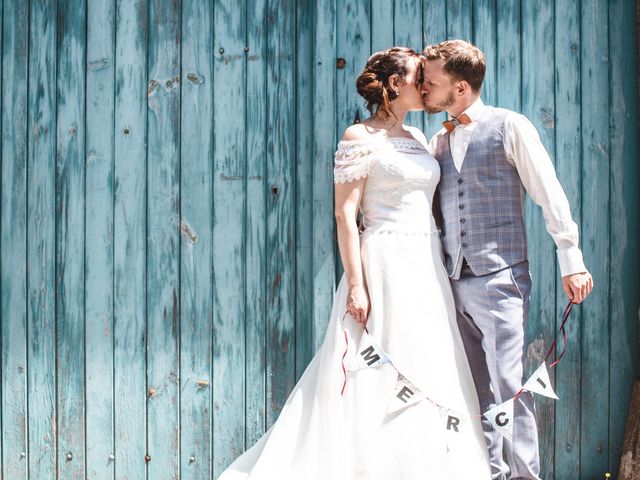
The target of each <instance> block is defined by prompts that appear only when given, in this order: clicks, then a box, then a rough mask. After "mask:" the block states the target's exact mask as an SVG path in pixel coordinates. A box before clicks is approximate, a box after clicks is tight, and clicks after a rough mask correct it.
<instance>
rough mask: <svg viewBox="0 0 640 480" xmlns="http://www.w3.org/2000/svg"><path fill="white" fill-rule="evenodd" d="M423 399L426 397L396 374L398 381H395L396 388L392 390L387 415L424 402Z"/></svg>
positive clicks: (400, 375)
mask: <svg viewBox="0 0 640 480" xmlns="http://www.w3.org/2000/svg"><path fill="white" fill-rule="evenodd" d="M425 398H426V395H425V394H424V393H422V392H421V391H420V390H419V389H418V387H416V386H415V385H413V384H412V383H411V382H410V381H409V380H407V379H406V378H404V377H403V376H402V374H401V373H399V372H398V380H397V381H396V387H395V388H394V389H393V395H392V396H391V400H390V401H389V407H388V409H387V413H388V414H389V413H395V412H398V411H400V410H402V409H403V408H406V407H409V406H411V405H414V404H416V403H418V402H420V401H422V400H424V399H425Z"/></svg>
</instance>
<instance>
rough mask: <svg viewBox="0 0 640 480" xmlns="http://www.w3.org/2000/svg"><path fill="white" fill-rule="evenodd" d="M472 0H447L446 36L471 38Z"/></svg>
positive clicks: (463, 38)
mask: <svg viewBox="0 0 640 480" xmlns="http://www.w3.org/2000/svg"><path fill="white" fill-rule="evenodd" d="M472 15H473V0H447V38H448V39H450V40H451V39H454V38H459V39H462V40H467V41H468V42H470V41H471V39H472V33H473V25H472V21H471V19H472Z"/></svg>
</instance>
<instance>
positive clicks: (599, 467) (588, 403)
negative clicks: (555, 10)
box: [580, 0, 611, 476]
mask: <svg viewBox="0 0 640 480" xmlns="http://www.w3.org/2000/svg"><path fill="white" fill-rule="evenodd" d="M607 15H608V12H607V4H606V3H603V2H598V1H592V0H583V1H582V3H581V20H582V24H581V31H582V41H581V46H582V49H581V52H582V55H581V75H580V83H581V92H582V97H581V100H582V110H581V112H582V115H581V122H582V175H581V176H582V192H581V193H582V196H583V198H587V199H588V203H587V205H588V208H584V209H583V211H582V230H581V233H582V242H581V243H582V251H583V254H584V257H585V259H586V262H587V267H588V269H589V271H590V272H591V275H592V276H593V282H594V285H596V288H595V289H594V291H593V293H592V294H591V295H590V297H589V299H588V301H587V302H585V304H584V306H583V307H582V320H583V322H582V325H583V328H582V355H581V362H582V371H583V375H582V378H581V381H582V384H581V420H582V421H581V426H580V438H581V448H580V457H581V458H580V469H581V474H582V475H589V474H597V475H598V476H601V475H604V473H605V472H607V471H609V470H608V469H609V455H608V450H609V417H608V415H603V414H602V412H607V411H609V392H608V387H607V383H608V382H607V381H606V380H605V379H607V378H608V377H609V375H610V371H609V342H607V341H606V340H605V341H603V339H606V338H607V336H608V335H609V331H610V310H609V291H610V290H609V289H610V284H609V261H608V256H609V235H608V234H607V233H604V232H609V228H610V225H611V223H610V210H609V182H608V181H606V180H605V181H601V179H606V178H608V177H609V167H610V166H609V159H610V152H609V145H610V131H609V129H608V128H607V127H606V124H607V122H606V121H605V122H604V123H603V119H609V115H610V110H609V108H610V107H609V95H608V94H607V93H606V92H608V91H609V69H610V62H609V56H608V55H607V52H608V49H609V46H608V35H609V31H608V25H607V23H606V22H602V21H601V19H602V18H606V17H607Z"/></svg>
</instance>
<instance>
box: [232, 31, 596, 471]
mask: <svg viewBox="0 0 640 480" xmlns="http://www.w3.org/2000/svg"><path fill="white" fill-rule="evenodd" d="M485 69H486V65H485V60H484V56H483V54H482V52H481V51H480V50H479V49H478V48H477V47H475V46H474V45H472V44H470V43H468V42H465V41H462V40H449V41H445V42H442V43H439V44H436V45H430V46H428V47H427V48H425V49H424V52H423V53H422V54H420V53H417V52H415V51H414V50H412V49H409V48H404V47H394V48H390V49H387V50H384V51H381V52H376V53H374V54H373V55H372V56H371V57H370V58H369V59H368V61H367V63H366V65H365V66H364V69H363V71H362V73H361V74H360V76H359V77H358V79H357V81H356V87H357V90H358V93H359V94H360V95H361V96H362V97H363V99H364V101H365V103H366V106H367V109H368V110H369V111H370V112H371V116H370V117H369V118H368V119H366V120H365V121H363V122H362V123H358V124H355V125H351V126H350V127H348V128H347V129H346V131H345V132H344V135H343V136H342V139H341V140H340V142H339V143H338V146H337V151H336V154H335V163H334V183H335V218H336V223H337V232H338V245H339V248H340V257H341V260H342V264H343V266H344V275H343V276H342V279H341V281H340V283H339V285H338V288H337V290H336V292H335V296H334V301H333V308H332V312H331V318H330V321H329V325H328V328H327V331H326V334H325V338H324V341H323V344H322V346H321V347H320V349H319V350H318V351H317V352H316V354H315V356H314V357H313V359H312V361H311V363H310V364H309V365H308V367H307V368H306V370H305V371H304V374H303V375H302V377H301V378H300V380H299V382H298V383H297V384H296V385H295V387H294V388H293V390H292V392H291V394H290V396H289V398H288V399H287V402H286V404H285V406H284V408H283V409H282V411H281V413H280V416H279V417H278V419H277V420H276V422H275V423H274V424H273V425H272V426H271V427H270V428H269V429H268V430H267V432H266V433H265V434H264V435H263V436H262V437H261V438H260V439H259V440H258V442H257V443H256V444H255V445H253V446H252V447H251V448H249V450H247V451H246V452H245V453H244V454H242V455H241V456H240V457H238V458H237V459H236V460H235V461H234V462H233V463H232V465H231V466H230V467H229V468H228V469H227V470H226V471H225V472H223V474H222V476H221V477H220V479H221V480H241V479H242V480H276V479H278V480H301V479H304V480H356V479H358V480H424V479H448V480H451V479H455V480H470V479H473V480H475V479H478V480H480V479H483V480H484V479H486V480H488V479H494V480H506V479H539V478H540V465H539V448H538V436H537V428H536V419H535V409H534V400H533V395H532V393H530V392H527V391H524V392H521V393H520V394H519V395H517V398H516V399H515V401H514V408H513V418H512V419H510V421H512V426H511V430H510V434H509V435H508V436H506V435H502V433H501V432H500V431H498V429H497V428H496V425H495V424H494V423H492V422H490V421H489V419H488V418H487V416H486V415H483V414H485V413H486V412H488V411H490V410H491V409H492V408H494V407H496V406H497V405H500V404H501V403H502V402H505V401H507V400H509V399H511V398H513V397H514V396H516V394H518V392H520V390H521V388H522V382H523V374H524V347H525V344H524V342H525V327H526V323H527V316H528V311H529V297H530V291H531V278H530V274H529V263H528V260H527V236H526V231H525V222H524V218H523V211H524V204H523V202H524V194H525V192H527V193H528V194H529V195H530V196H531V198H532V199H533V201H534V202H535V203H536V204H538V205H539V206H540V207H541V208H542V211H543V216H544V220H545V225H546V229H547V231H548V232H549V234H550V235H551V236H552V238H553V240H554V242H555V244H556V247H557V256H558V262H559V266H560V271H561V274H562V285H563V288H564V291H565V292H566V294H567V296H568V298H569V300H570V301H571V302H573V303H575V304H578V303H581V302H582V301H583V300H584V299H585V298H586V297H587V296H588V295H589V293H590V292H591V290H592V288H593V281H592V278H591V275H590V274H589V272H588V271H587V269H586V268H585V265H584V262H583V258H582V253H581V251H580V249H579V247H578V227H577V225H576V224H575V222H574V221H573V220H572V218H571V212H570V207H569V203H568V201H567V197H566V195H565V193H564V191H563V189H562V187H561V185H560V183H559V181H558V179H557V176H556V172H555V169H554V166H553V163H552V161H551V159H550V158H549V155H548V153H547V152H546V150H545V148H544V146H543V145H542V143H541V141H540V137H539V135H538V132H537V131H536V129H535V127H534V126H533V125H532V124H531V122H530V121H529V120H527V118H526V117H524V116H522V115H520V114H518V113H516V112H513V111H510V110H507V109H504V108H497V107H493V106H489V105H485V104H484V103H483V101H482V99H481V87H482V82H483V79H484V74H485ZM422 110H426V111H427V112H428V113H437V112H447V113H448V120H447V121H445V122H444V123H443V127H442V129H441V130H440V131H439V132H438V133H436V135H435V136H434V137H433V138H432V139H431V140H427V138H426V137H425V135H424V133H423V132H422V131H421V130H420V129H418V128H415V127H412V126H409V125H405V124H404V119H405V116H406V114H407V113H408V112H411V111H422ZM359 215H361V216H362V226H363V228H362V229H359V226H358V217H359ZM327 241H330V240H327Z"/></svg>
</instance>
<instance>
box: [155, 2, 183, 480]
mask: <svg viewBox="0 0 640 480" xmlns="http://www.w3.org/2000/svg"><path fill="white" fill-rule="evenodd" d="M180 13H181V4H180V3H179V2H175V1H173V0H152V1H151V2H150V3H149V52H148V60H147V75H148V78H147V106H148V115H147V128H148V146H147V159H148V164H147V166H148V169H147V185H148V191H147V198H148V204H147V229H148V230H147V335H148V336H147V389H148V392H147V409H148V410H147V418H148V422H149V423H148V426H147V435H148V437H147V445H148V452H147V453H148V455H149V456H150V457H151V460H150V461H149V462H148V472H149V477H150V478H154V477H159V476H163V477H164V478H175V479H177V478H179V477H180V376H179V373H180V366H179V351H180V334H181V330H180V300H179V299H180V88H181V72H180V43H179V41H178V40H179V39H180V35H181V29H180Z"/></svg>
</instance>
